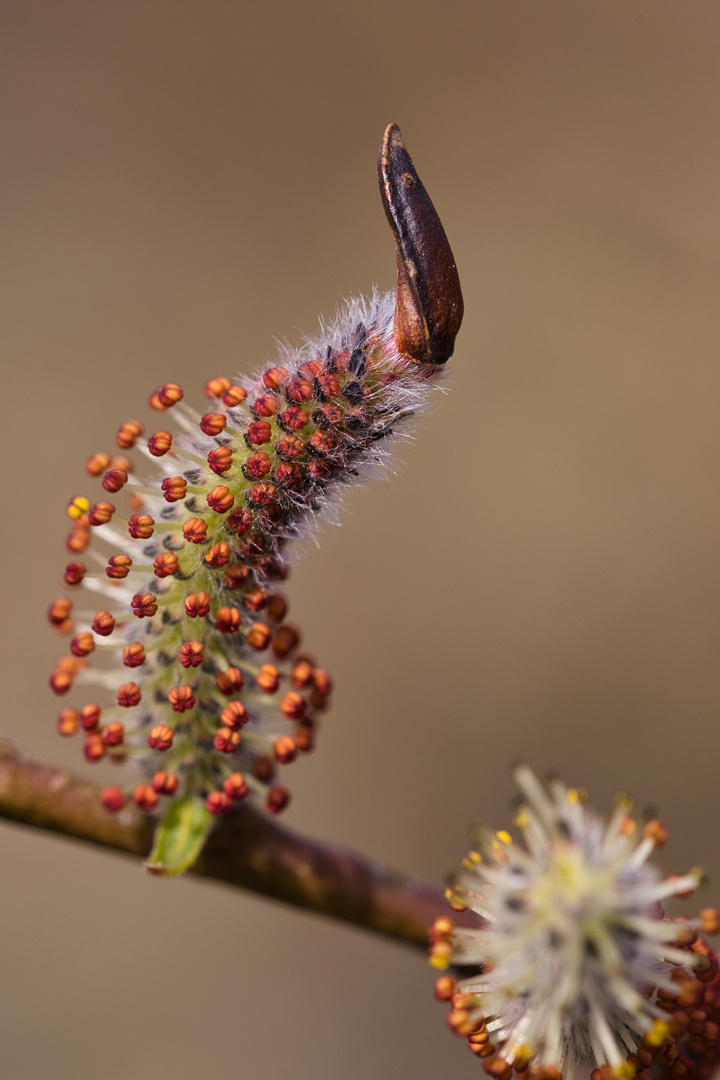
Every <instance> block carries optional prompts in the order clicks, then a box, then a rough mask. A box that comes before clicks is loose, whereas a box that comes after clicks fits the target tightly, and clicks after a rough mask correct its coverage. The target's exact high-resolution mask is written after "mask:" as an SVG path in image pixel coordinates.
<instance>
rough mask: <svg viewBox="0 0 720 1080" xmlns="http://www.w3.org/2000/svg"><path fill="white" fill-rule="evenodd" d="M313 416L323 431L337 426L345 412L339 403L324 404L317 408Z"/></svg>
mask: <svg viewBox="0 0 720 1080" xmlns="http://www.w3.org/2000/svg"><path fill="white" fill-rule="evenodd" d="M312 418H313V421H314V422H315V423H316V424H317V426H318V427H319V428H322V430H323V431H330V430H331V429H332V428H334V427H337V425H338V424H339V423H340V421H341V420H342V418H343V414H342V413H341V411H340V409H338V407H337V405H322V406H321V407H320V408H319V409H316V410H315V412H314V413H313V414H312Z"/></svg>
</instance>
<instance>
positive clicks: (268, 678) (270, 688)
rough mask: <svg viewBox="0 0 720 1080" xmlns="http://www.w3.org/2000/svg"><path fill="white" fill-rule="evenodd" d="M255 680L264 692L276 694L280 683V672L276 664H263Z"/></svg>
mask: <svg viewBox="0 0 720 1080" xmlns="http://www.w3.org/2000/svg"><path fill="white" fill-rule="evenodd" d="M255 681H256V683H257V685H258V689H260V690H262V692H263V693H264V694H274V693H275V691H276V690H277V688H278V686H279V685H280V672H279V671H278V669H277V668H276V667H275V665H274V664H263V666H262V667H261V668H260V670H259V672H258V674H257V678H256V680H255Z"/></svg>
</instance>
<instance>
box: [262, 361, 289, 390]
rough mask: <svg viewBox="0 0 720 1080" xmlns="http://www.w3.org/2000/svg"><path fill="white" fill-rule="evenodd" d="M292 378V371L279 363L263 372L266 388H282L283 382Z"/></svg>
mask: <svg viewBox="0 0 720 1080" xmlns="http://www.w3.org/2000/svg"><path fill="white" fill-rule="evenodd" d="M289 378H290V372H289V371H288V370H287V368H284V367H281V366H280V365H279V364H278V365H277V366H276V367H271V368H268V370H267V371H265V372H264V373H263V377H262V381H263V386H264V387H265V388H266V390H281V389H282V387H283V384H284V383H286V382H287V380H288V379H289Z"/></svg>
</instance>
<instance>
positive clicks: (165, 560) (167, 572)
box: [153, 551, 180, 578]
mask: <svg viewBox="0 0 720 1080" xmlns="http://www.w3.org/2000/svg"><path fill="white" fill-rule="evenodd" d="M179 569H180V560H179V559H178V557H177V555H176V554H175V552H174V551H163V552H161V554H160V555H157V556H156V557H155V561H154V563H153V573H154V574H155V577H159V578H166V577H174V575H175V574H177V572H178V570H179Z"/></svg>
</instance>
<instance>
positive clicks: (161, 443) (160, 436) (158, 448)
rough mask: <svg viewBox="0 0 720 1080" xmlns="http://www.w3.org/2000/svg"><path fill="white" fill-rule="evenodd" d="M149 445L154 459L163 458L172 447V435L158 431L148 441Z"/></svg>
mask: <svg viewBox="0 0 720 1080" xmlns="http://www.w3.org/2000/svg"><path fill="white" fill-rule="evenodd" d="M147 445H148V450H149V451H150V453H151V454H152V456H153V457H163V455H164V454H167V452H168V450H169V449H170V447H171V446H172V435H171V434H170V432H169V431H156V432H155V434H154V435H151V436H150V438H149V439H148V444H147Z"/></svg>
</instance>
